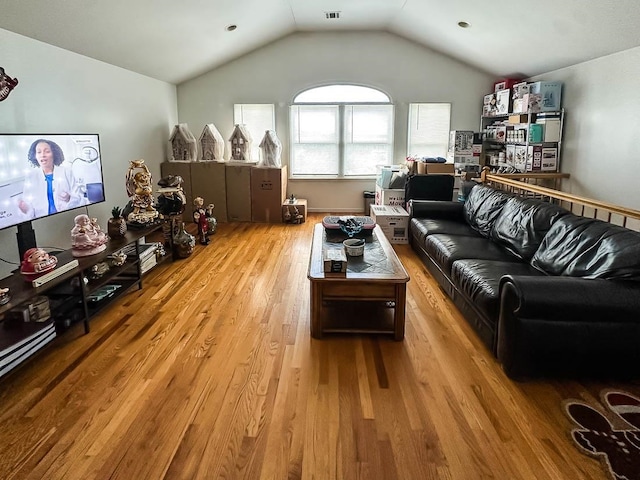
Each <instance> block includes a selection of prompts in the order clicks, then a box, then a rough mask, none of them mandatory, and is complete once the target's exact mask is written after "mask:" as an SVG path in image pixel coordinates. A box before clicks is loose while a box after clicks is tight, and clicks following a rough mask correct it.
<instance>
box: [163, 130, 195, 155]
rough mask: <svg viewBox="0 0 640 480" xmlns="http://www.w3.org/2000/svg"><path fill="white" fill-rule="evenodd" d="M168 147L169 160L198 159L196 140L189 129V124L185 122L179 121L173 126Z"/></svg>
mask: <svg viewBox="0 0 640 480" xmlns="http://www.w3.org/2000/svg"><path fill="white" fill-rule="evenodd" d="M169 147H170V152H171V156H170V158H169V161H170V162H197V161H198V142H197V141H196V137H194V136H193V134H192V133H191V132H190V131H189V126H188V125H187V124H186V123H181V124H179V125H176V126H175V127H174V128H173V133H172V134H171V137H169Z"/></svg>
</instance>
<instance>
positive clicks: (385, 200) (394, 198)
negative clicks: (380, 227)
mask: <svg viewBox="0 0 640 480" xmlns="http://www.w3.org/2000/svg"><path fill="white" fill-rule="evenodd" d="M375 204H376V205H398V206H403V205H404V189H395V188H393V189H392V188H382V187H380V186H379V185H376V199H375Z"/></svg>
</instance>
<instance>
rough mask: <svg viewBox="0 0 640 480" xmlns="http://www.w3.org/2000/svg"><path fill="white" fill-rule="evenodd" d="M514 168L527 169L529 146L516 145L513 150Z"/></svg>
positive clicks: (522, 170)
mask: <svg viewBox="0 0 640 480" xmlns="http://www.w3.org/2000/svg"><path fill="white" fill-rule="evenodd" d="M513 166H514V168H516V169H518V170H520V171H521V172H525V171H526V169H527V147H526V146H525V145H515V147H514V152H513Z"/></svg>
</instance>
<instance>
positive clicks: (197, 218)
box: [193, 197, 209, 245]
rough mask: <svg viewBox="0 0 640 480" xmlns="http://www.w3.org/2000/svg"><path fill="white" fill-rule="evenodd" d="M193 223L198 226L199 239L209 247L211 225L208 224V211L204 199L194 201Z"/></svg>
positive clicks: (198, 198) (197, 198) (199, 198)
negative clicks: (208, 233)
mask: <svg viewBox="0 0 640 480" xmlns="http://www.w3.org/2000/svg"><path fill="white" fill-rule="evenodd" d="M193 206H194V207H195V208H194V209H193V221H194V222H195V223H196V224H197V225H198V238H199V240H200V243H201V244H202V245H209V236H208V235H207V232H208V231H209V223H208V222H207V211H206V210H205V208H204V199H203V198H202V197H196V198H194V199H193Z"/></svg>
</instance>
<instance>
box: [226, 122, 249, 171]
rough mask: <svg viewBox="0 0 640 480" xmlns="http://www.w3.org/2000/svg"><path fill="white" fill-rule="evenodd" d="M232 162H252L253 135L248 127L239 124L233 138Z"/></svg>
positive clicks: (231, 141) (231, 139)
mask: <svg viewBox="0 0 640 480" xmlns="http://www.w3.org/2000/svg"><path fill="white" fill-rule="evenodd" d="M229 142H230V143H231V160H237V161H241V162H248V161H250V160H251V143H252V139H251V134H250V133H249V130H247V127H245V126H244V125H240V124H237V125H236V126H235V128H234V129H233V133H232V134H231V138H229Z"/></svg>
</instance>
